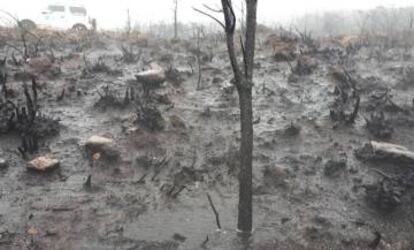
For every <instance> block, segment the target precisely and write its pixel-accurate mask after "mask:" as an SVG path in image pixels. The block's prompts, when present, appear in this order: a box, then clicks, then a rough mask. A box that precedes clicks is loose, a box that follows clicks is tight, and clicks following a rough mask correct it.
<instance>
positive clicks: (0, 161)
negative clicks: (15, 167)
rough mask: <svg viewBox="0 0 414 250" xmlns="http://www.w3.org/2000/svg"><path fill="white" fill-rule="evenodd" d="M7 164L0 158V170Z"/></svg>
mask: <svg viewBox="0 0 414 250" xmlns="http://www.w3.org/2000/svg"><path fill="white" fill-rule="evenodd" d="M7 167H8V164H7V161H6V160H5V159H3V158H0V169H3V168H7Z"/></svg>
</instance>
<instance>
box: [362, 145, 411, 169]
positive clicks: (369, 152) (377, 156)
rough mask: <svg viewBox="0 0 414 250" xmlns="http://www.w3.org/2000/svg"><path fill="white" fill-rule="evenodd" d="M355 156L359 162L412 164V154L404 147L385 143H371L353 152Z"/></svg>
mask: <svg viewBox="0 0 414 250" xmlns="http://www.w3.org/2000/svg"><path fill="white" fill-rule="evenodd" d="M355 156H356V157H357V158H358V159H360V160H386V161H391V162H401V163H407V164H413V163H414V152H413V151H410V150H408V149H407V148H406V147H404V146H401V145H396V144H390V143H385V142H376V141H371V142H369V143H366V144H364V145H363V146H362V147H361V148H359V149H356V150H355Z"/></svg>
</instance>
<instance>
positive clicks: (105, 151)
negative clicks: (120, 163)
mask: <svg viewBox="0 0 414 250" xmlns="http://www.w3.org/2000/svg"><path fill="white" fill-rule="evenodd" d="M85 148H86V150H88V151H89V152H90V153H91V156H92V157H93V156H94V155H96V154H97V153H99V154H100V156H102V157H105V158H106V159H117V158H119V156H120V152H119V151H118V150H117V149H116V148H115V146H114V143H113V139H111V138H108V137H105V136H100V135H94V136H92V137H90V138H89V139H88V140H87V141H86V143H85ZM99 158H101V157H99Z"/></svg>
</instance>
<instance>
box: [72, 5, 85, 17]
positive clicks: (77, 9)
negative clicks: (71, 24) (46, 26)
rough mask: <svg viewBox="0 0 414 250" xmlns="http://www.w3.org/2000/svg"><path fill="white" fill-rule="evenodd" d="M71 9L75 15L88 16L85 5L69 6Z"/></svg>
mask: <svg viewBox="0 0 414 250" xmlns="http://www.w3.org/2000/svg"><path fill="white" fill-rule="evenodd" d="M69 9H70V12H71V13H72V14H74V15H81V16H86V9H85V8H83V7H69Z"/></svg>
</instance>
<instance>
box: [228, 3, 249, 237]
mask: <svg viewBox="0 0 414 250" xmlns="http://www.w3.org/2000/svg"><path fill="white" fill-rule="evenodd" d="M222 6H223V13H224V19H225V25H224V26H225V31H226V37H227V49H228V53H229V57H230V62H231V66H232V69H233V73H234V77H235V80H236V81H235V85H236V89H237V93H238V95H239V104H240V125H241V143H240V159H241V161H240V173H239V207H238V209H239V214H238V222H237V229H238V230H240V231H242V232H244V233H251V231H252V224H253V209H252V155H253V107H252V88H253V69H254V52H255V40H256V12H257V0H246V11H247V12H246V33H245V43H244V44H242V53H243V59H244V67H240V65H239V63H238V62H237V55H236V51H235V46H234V31H235V27H236V17H235V14H234V10H233V6H232V3H231V0H222ZM241 68H243V69H244V70H242V69H241Z"/></svg>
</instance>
